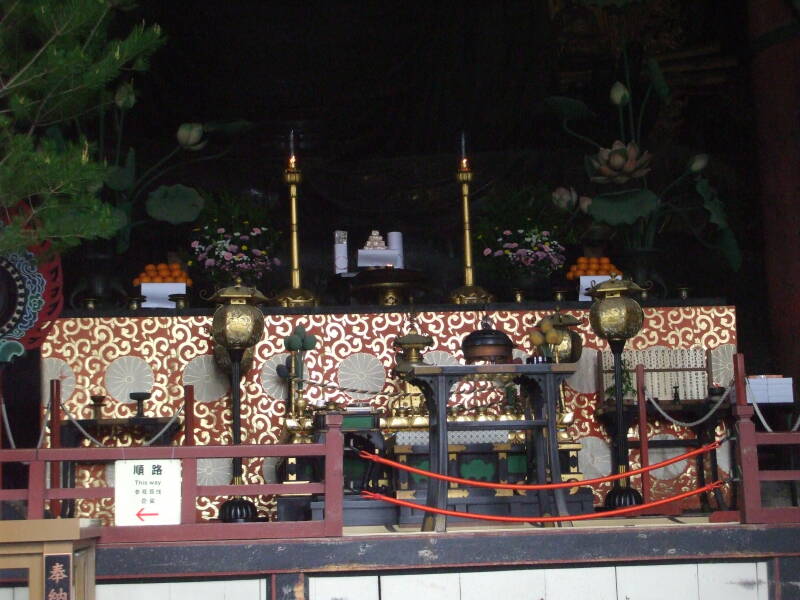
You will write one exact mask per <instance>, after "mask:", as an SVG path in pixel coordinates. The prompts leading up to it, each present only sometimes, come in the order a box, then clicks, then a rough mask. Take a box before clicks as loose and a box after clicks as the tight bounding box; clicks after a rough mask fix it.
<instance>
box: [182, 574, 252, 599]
mask: <svg viewBox="0 0 800 600" xmlns="http://www.w3.org/2000/svg"><path fill="white" fill-rule="evenodd" d="M222 583H223V584H224V585H223V596H222V597H223V598H225V600H238V599H239V598H241V599H242V600H260V599H261V598H266V597H267V596H265V595H264V594H263V593H262V592H263V590H264V580H263V579H234V580H232V581H223V582H222ZM194 600H199V599H198V598H195V599H194Z"/></svg>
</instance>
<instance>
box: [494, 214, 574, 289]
mask: <svg viewBox="0 0 800 600" xmlns="http://www.w3.org/2000/svg"><path fill="white" fill-rule="evenodd" d="M495 233H496V235H495V237H494V242H492V243H491V245H489V244H487V246H486V247H485V248H484V250H483V255H484V256H485V257H487V259H489V260H490V261H491V262H492V263H494V266H495V267H496V268H497V269H498V270H500V271H501V272H502V273H503V274H504V276H505V277H506V278H507V280H508V281H509V282H510V284H511V289H512V291H513V293H514V300H515V301H517V302H522V301H523V300H524V299H526V298H529V299H534V300H547V299H549V298H550V276H551V275H552V274H553V273H554V272H555V271H558V270H559V269H561V268H563V266H564V262H565V260H566V257H565V255H564V246H563V245H562V244H561V243H560V242H558V241H557V240H556V239H555V238H554V236H553V233H552V232H551V231H550V230H541V229H539V228H537V227H530V228H527V229H497V230H496V231H495Z"/></svg>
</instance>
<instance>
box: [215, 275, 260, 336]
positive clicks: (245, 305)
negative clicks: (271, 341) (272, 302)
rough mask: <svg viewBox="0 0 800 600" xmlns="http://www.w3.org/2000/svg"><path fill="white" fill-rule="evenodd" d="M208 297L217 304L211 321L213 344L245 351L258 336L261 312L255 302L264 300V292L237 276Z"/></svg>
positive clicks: (258, 302)
mask: <svg viewBox="0 0 800 600" xmlns="http://www.w3.org/2000/svg"><path fill="white" fill-rule="evenodd" d="M210 300H211V301H212V302H217V303H219V304H220V306H219V307H218V308H217V310H216V311H215V312H214V320H213V321H212V322H211V335H212V337H213V338H214V342H215V343H217V344H219V345H220V346H222V347H224V348H227V349H228V350H244V349H245V348H249V347H251V346H254V345H255V344H256V342H258V340H260V339H261V336H262V335H263V333H264V315H263V314H262V312H261V310H260V309H259V308H258V307H257V306H255V305H256V304H264V303H266V302H267V298H266V296H264V294H262V293H261V292H259V291H258V290H257V289H255V288H252V287H247V286H244V285H242V280H241V279H237V280H236V284H235V285H232V286H230V287H226V288H223V289H221V290H219V291H218V292H217V293H216V294H214V295H213V296H212V297H211V298H210Z"/></svg>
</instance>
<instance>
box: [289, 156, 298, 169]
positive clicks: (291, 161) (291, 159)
mask: <svg viewBox="0 0 800 600" xmlns="http://www.w3.org/2000/svg"><path fill="white" fill-rule="evenodd" d="M289 168H290V169H295V168H297V158H295V155H294V154H292V155H291V156H290V157H289Z"/></svg>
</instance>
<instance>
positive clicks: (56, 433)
mask: <svg viewBox="0 0 800 600" xmlns="http://www.w3.org/2000/svg"><path fill="white" fill-rule="evenodd" d="M50 447H51V448H60V447H61V381H60V380H58V379H51V380H50ZM50 487H51V488H60V487H61V463H60V462H51V463H50ZM50 513H51V514H52V515H53V518H58V517H60V516H61V501H60V500H51V501H50Z"/></svg>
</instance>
